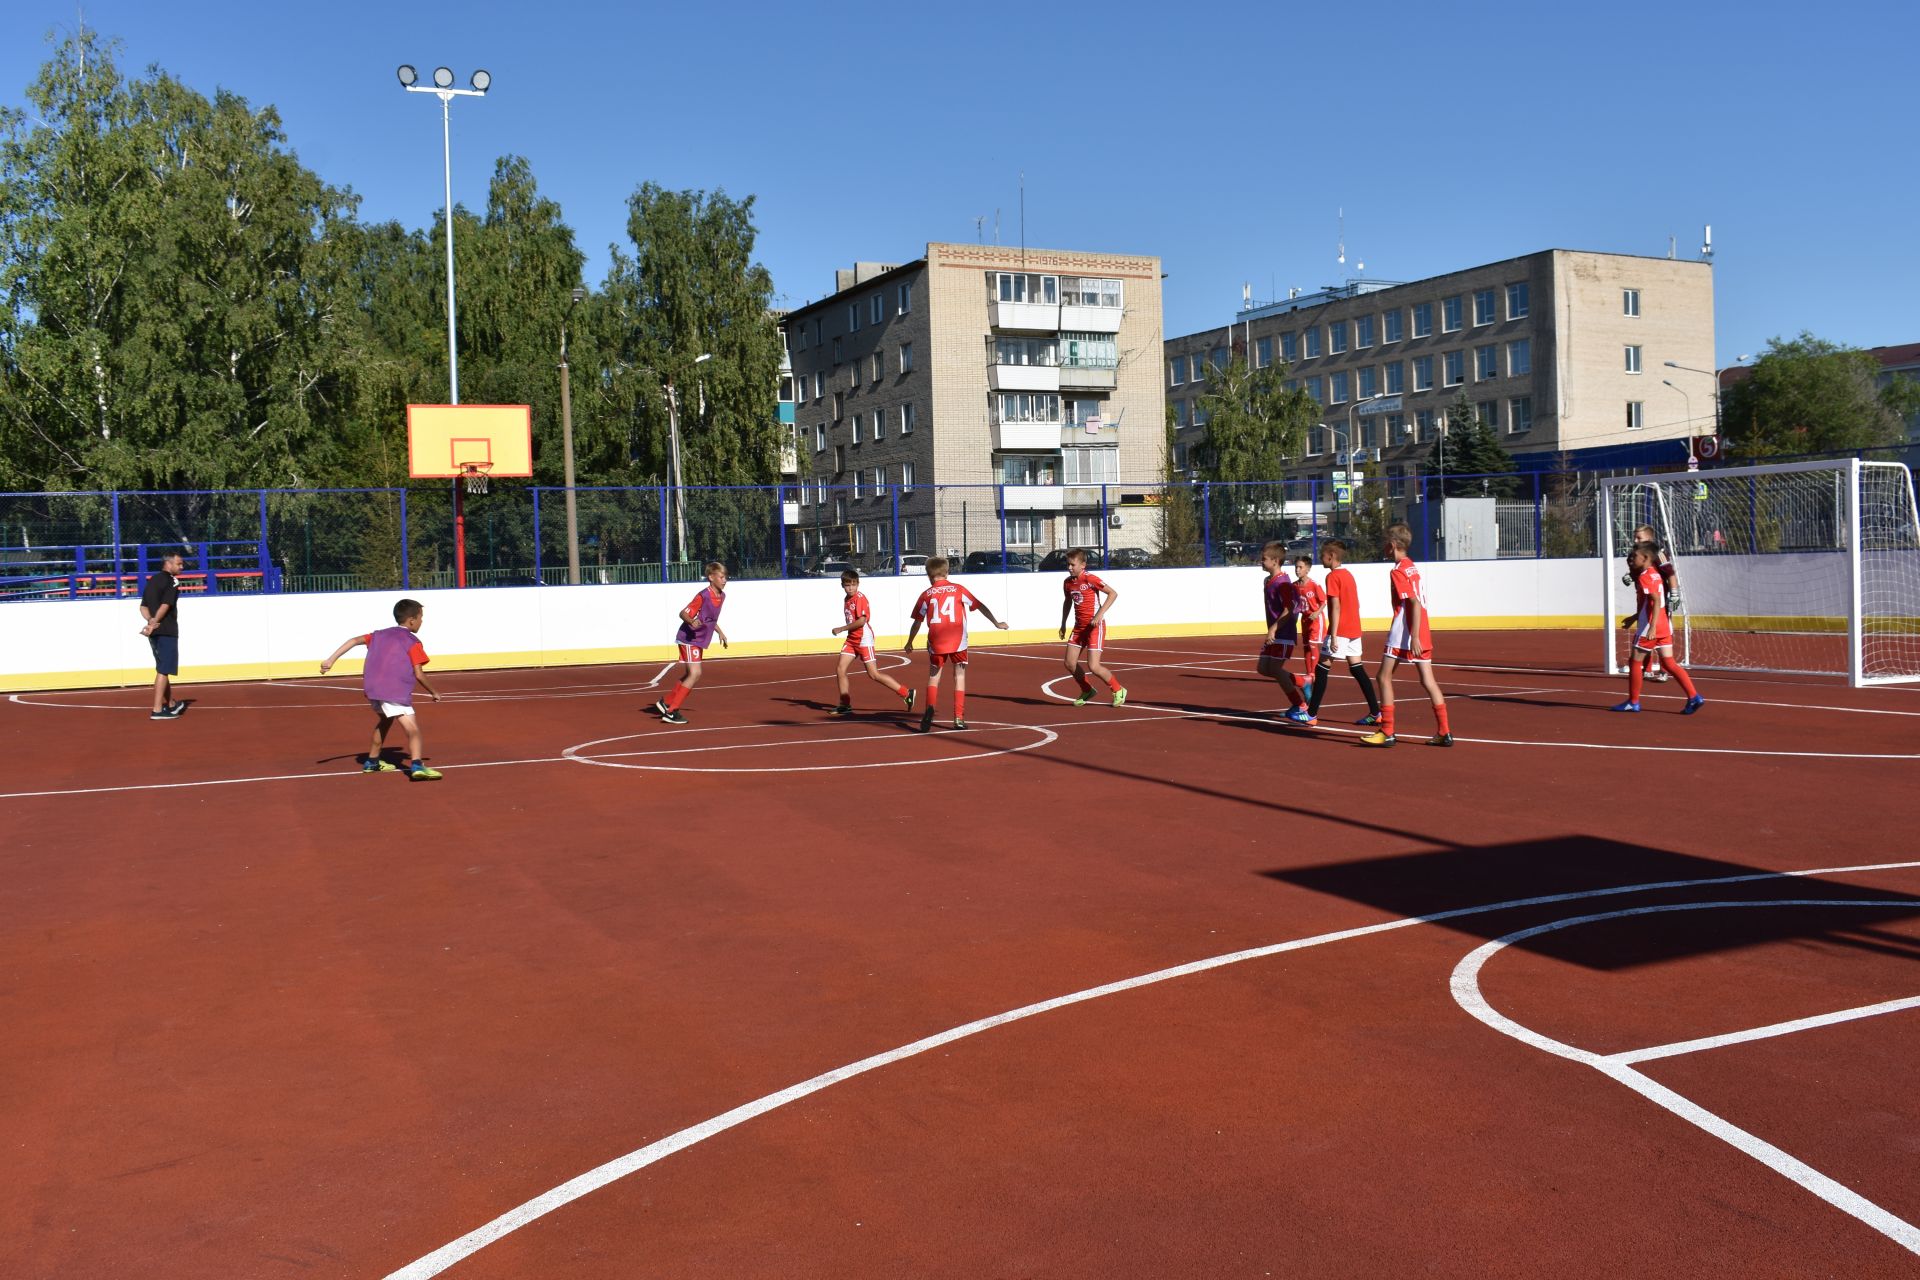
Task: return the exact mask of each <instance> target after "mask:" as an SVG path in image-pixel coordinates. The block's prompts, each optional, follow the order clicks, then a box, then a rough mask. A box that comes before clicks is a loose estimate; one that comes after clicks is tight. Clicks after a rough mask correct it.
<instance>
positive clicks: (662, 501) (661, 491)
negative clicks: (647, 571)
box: [653, 484, 667, 582]
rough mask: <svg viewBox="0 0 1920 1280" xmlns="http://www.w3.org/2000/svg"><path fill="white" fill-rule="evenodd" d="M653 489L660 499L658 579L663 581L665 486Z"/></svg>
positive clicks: (664, 563)
mask: <svg viewBox="0 0 1920 1280" xmlns="http://www.w3.org/2000/svg"><path fill="white" fill-rule="evenodd" d="M653 491H654V493H655V495H656V496H658V498H659V499H660V581H662V582H665V581H666V580H667V486H665V485H663V484H660V485H655V486H654V487H653Z"/></svg>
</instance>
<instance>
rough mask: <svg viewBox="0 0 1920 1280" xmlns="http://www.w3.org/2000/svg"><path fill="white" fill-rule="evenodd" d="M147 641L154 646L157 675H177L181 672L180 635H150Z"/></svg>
mask: <svg viewBox="0 0 1920 1280" xmlns="http://www.w3.org/2000/svg"><path fill="white" fill-rule="evenodd" d="M147 643H148V644H149V645H151V646H153V670H154V674H155V675H162V676H177V675H179V674H180V637H179V636H148V637H147Z"/></svg>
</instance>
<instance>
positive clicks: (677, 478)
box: [666, 352, 713, 560]
mask: <svg viewBox="0 0 1920 1280" xmlns="http://www.w3.org/2000/svg"><path fill="white" fill-rule="evenodd" d="M711 359H713V353H712V352H707V353H706V354H705V355H699V356H695V357H694V359H693V362H694V364H696V365H701V364H705V363H706V362H707V361H709V360H711ZM666 392H667V444H668V465H669V466H671V467H672V469H673V525H674V529H675V531H676V533H677V534H678V536H679V540H680V558H681V559H682V560H684V559H686V558H687V495H686V475H685V473H684V472H683V471H681V469H680V400H679V397H678V396H677V395H676V394H675V392H674V389H673V377H672V375H668V377H667V385H666Z"/></svg>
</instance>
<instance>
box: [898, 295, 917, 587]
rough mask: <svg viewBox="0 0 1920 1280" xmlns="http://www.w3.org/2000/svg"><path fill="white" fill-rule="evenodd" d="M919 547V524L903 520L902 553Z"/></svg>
mask: <svg viewBox="0 0 1920 1280" xmlns="http://www.w3.org/2000/svg"><path fill="white" fill-rule="evenodd" d="M901 287H902V288H905V287H906V286H905V285H902V286H901ZM919 545H920V524H919V522H918V521H915V520H902V521H901V522H900V549H901V550H902V551H911V550H913V549H914V548H915V547H917V546H919Z"/></svg>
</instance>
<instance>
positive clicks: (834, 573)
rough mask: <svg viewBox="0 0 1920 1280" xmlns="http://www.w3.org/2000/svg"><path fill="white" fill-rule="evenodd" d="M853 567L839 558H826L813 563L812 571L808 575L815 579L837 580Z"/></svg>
mask: <svg viewBox="0 0 1920 1280" xmlns="http://www.w3.org/2000/svg"><path fill="white" fill-rule="evenodd" d="M852 567H853V566H852V565H851V564H850V563H849V562H848V561H846V560H844V559H842V558H841V557H839V556H828V557H827V558H826V559H824V560H816V561H814V565H813V571H812V573H811V574H810V575H809V576H811V577H815V578H838V577H839V576H840V575H841V574H843V573H845V572H846V571H847V570H848V569H850V568H852Z"/></svg>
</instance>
